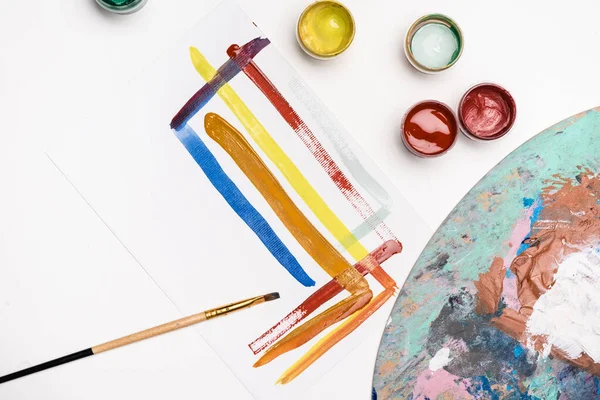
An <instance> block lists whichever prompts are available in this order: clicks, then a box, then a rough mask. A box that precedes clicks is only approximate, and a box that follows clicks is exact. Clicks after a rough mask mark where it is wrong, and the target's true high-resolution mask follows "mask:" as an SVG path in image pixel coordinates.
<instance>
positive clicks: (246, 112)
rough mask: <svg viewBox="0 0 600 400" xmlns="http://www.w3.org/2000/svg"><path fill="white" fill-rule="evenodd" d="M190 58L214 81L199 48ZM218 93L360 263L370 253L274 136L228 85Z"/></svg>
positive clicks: (213, 71) (208, 78)
mask: <svg viewBox="0 0 600 400" xmlns="http://www.w3.org/2000/svg"><path fill="white" fill-rule="evenodd" d="M190 55H191V59H192V63H193V64H194V67H195V69H196V71H197V72H198V73H199V74H200V75H201V76H202V78H204V79H205V80H206V81H210V80H211V79H213V78H214V76H215V74H216V72H217V71H215V69H214V68H213V67H212V66H211V65H210V63H209V62H208V61H207V60H206V58H205V57H204V56H203V55H202V54H201V53H200V52H199V51H198V49H196V48H194V47H191V48H190ZM217 94H218V95H219V97H221V99H222V100H223V101H224V102H225V104H226V105H227V106H228V107H229V109H230V110H231V111H232V112H233V113H234V115H235V116H236V117H237V118H238V120H239V121H240V122H241V123H242V125H243V126H244V128H246V130H247V131H248V133H249V134H250V136H251V137H252V138H253V140H254V141H255V142H256V143H257V144H258V146H259V147H260V148H261V150H262V151H264V152H265V154H267V156H268V157H269V159H270V160H271V161H272V162H273V163H274V164H275V165H276V166H277V168H278V169H279V170H280V171H281V173H282V174H283V175H284V176H285V178H286V179H287V181H288V182H289V183H290V185H291V186H292V187H293V188H294V190H295V191H296V192H297V193H298V195H299V196H300V197H301V198H302V200H303V201H304V202H305V203H306V204H307V205H308V207H309V208H310V209H311V210H312V212H313V213H314V214H315V216H316V217H317V218H318V219H319V221H321V223H322V224H323V225H324V226H325V227H326V228H327V230H328V231H329V232H331V234H332V235H333V236H334V237H335V238H336V240H337V241H338V242H339V243H340V244H341V245H342V246H344V248H345V249H346V250H347V251H348V252H349V253H350V254H351V255H352V257H353V258H354V259H355V260H360V259H362V258H364V257H365V256H366V255H367V254H369V252H368V251H367V249H365V248H364V247H363V246H362V245H361V244H360V242H359V241H358V240H356V238H355V237H354V236H353V235H352V233H351V232H350V230H348V228H347V227H346V226H345V225H344V224H343V223H342V221H340V219H339V218H338V217H337V215H335V213H333V211H332V210H331V209H330V208H329V206H328V205H327V204H326V203H325V201H324V200H323V198H322V197H321V196H320V195H319V194H318V193H317V191H316V190H315V189H314V188H313V187H312V185H311V184H310V183H309V182H308V181H307V180H306V178H305V177H304V175H303V174H302V172H300V170H299V169H298V167H296V165H295V164H294V163H293V162H292V160H290V158H289V157H288V156H287V155H286V154H285V152H284V151H283V149H281V147H280V146H279V145H278V144H277V142H275V140H274V139H273V137H271V135H270V134H269V133H268V132H267V131H266V130H265V128H264V127H263V126H262V124H261V123H260V122H259V121H258V120H257V119H256V117H255V116H254V114H252V112H251V111H250V109H249V108H248V107H247V106H246V104H245V103H244V102H243V101H242V99H240V97H239V96H238V95H237V93H236V92H235V91H234V90H233V89H232V88H231V87H230V86H229V85H228V84H224V85H222V87H221V89H219V90H218V91H217Z"/></svg>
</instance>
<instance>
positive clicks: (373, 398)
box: [371, 388, 377, 400]
mask: <svg viewBox="0 0 600 400" xmlns="http://www.w3.org/2000/svg"><path fill="white" fill-rule="evenodd" d="M371 400H377V392H376V391H375V388H373V391H372V392H371Z"/></svg>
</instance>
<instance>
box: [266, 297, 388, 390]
mask: <svg viewBox="0 0 600 400" xmlns="http://www.w3.org/2000/svg"><path fill="white" fill-rule="evenodd" d="M393 295H394V289H392V288H386V289H385V290H384V291H383V292H381V293H379V294H378V295H377V296H375V298H374V299H373V300H372V301H371V302H370V303H369V304H367V305H366V307H364V308H363V309H362V310H360V311H358V312H357V313H355V314H354V315H352V316H351V317H350V318H348V319H347V320H346V321H344V322H343V323H342V324H341V325H340V326H339V327H337V328H336V329H334V330H333V331H331V332H329V333H328V334H327V335H326V336H325V337H323V338H322V339H321V340H319V341H318V342H317V343H315V344H314V345H313V346H312V347H311V348H310V349H309V350H308V351H307V352H306V354H305V355H303V356H302V357H301V358H300V359H299V360H298V361H296V362H295V363H294V364H293V365H292V366H291V367H290V368H288V369H287V370H286V371H285V372H284V373H283V374H282V375H281V376H280V377H279V379H278V380H277V382H276V383H279V384H282V385H285V384H286V383H289V382H291V381H292V380H294V379H295V378H297V377H298V375H300V374H301V373H302V372H304V371H305V370H306V369H307V368H308V367H310V366H311V365H312V364H313V363H314V362H315V361H317V360H318V359H319V358H320V357H321V356H322V355H323V354H325V353H327V352H328V351H329V350H330V349H331V348H332V347H333V346H335V345H336V344H337V343H339V342H340V341H341V340H342V339H344V338H345V337H346V336H348V335H349V334H351V333H352V332H354V330H356V328H358V327H359V326H360V325H361V324H362V323H363V322H365V321H366V320H367V319H368V318H369V317H370V316H371V315H373V314H374V313H375V312H376V311H377V310H378V309H379V308H380V307H381V306H382V305H384V304H385V303H386V302H387V301H388V300H389V299H390V298H391V297H392V296H393Z"/></svg>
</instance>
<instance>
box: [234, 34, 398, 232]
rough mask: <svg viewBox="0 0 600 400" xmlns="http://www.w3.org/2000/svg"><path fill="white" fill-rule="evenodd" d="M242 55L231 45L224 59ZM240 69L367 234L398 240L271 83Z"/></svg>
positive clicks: (250, 66) (252, 66) (250, 67)
mask: <svg viewBox="0 0 600 400" xmlns="http://www.w3.org/2000/svg"><path fill="white" fill-rule="evenodd" d="M242 51H243V49H242V48H241V47H240V46H238V45H237V44H234V45H231V46H230V47H229V49H227V55H228V56H229V57H230V58H231V60H236V59H237V57H238V55H239V54H240V53H241V52H242ZM240 68H241V69H242V71H243V72H244V73H245V74H246V75H247V76H248V78H250V80H251V81H252V82H254V84H255V85H256V86H257V87H258V89H259V90H260V91H261V92H262V93H263V94H264V95H265V96H266V97H267V99H268V100H269V101H270V102H271V104H272V105H273V107H275V109H276V110H277V111H278V112H279V114H280V115H281V117H282V118H283V119H284V120H285V122H287V124H288V125H289V126H290V127H291V128H292V129H293V130H294V132H296V135H297V136H298V138H299V139H300V140H301V141H302V143H304V145H305V146H306V148H307V149H308V150H309V151H310V152H311V154H312V155H313V157H314V158H315V159H316V160H317V161H318V162H319V164H320V165H321V167H323V169H324V170H325V172H326V173H327V175H329V177H330V178H331V180H332V181H333V183H334V184H335V185H336V186H337V188H338V189H339V190H340V192H341V193H342V194H343V195H344V197H345V198H346V200H347V201H348V202H349V203H350V204H351V205H352V207H353V208H354V210H355V211H356V212H357V213H358V214H359V215H360V216H361V217H362V218H363V219H364V220H365V221H368V222H369V225H370V231H375V233H377V235H378V236H379V237H380V238H381V239H383V240H398V239H397V238H396V236H395V235H394V234H393V233H392V231H391V230H390V229H389V228H388V227H387V225H386V224H385V223H384V222H383V220H382V219H380V218H378V216H377V215H376V214H375V213H374V212H373V209H372V208H371V206H370V205H369V203H368V202H367V201H366V200H365V199H364V198H363V197H362V195H361V194H360V193H359V192H358V190H357V189H356V188H355V187H354V185H353V184H352V182H350V180H349V179H348V178H347V177H346V175H345V174H344V172H343V171H342V170H341V169H340V168H339V166H338V165H337V164H336V163H335V161H334V160H333V159H332V158H331V156H330V155H329V153H328V152H327V150H325V148H324V147H323V145H322V144H321V142H319V139H317V137H316V136H315V135H314V134H313V133H312V131H311V130H310V128H309V127H308V126H307V125H306V124H305V123H304V121H303V120H302V119H301V118H300V116H299V115H298V113H297V112H296V111H295V110H294V109H293V108H292V106H291V105H290V103H289V102H288V101H287V100H286V99H285V97H283V95H282V94H281V92H279V90H278V89H277V88H276V87H275V85H274V84H273V82H271V81H270V80H269V78H268V77H267V76H266V75H265V74H264V72H263V71H262V70H261V69H260V68H259V67H258V66H257V65H256V63H255V62H254V61H252V60H250V61H249V62H248V63H247V64H246V65H245V66H243V65H240Z"/></svg>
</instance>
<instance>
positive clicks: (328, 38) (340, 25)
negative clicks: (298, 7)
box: [296, 0, 356, 60]
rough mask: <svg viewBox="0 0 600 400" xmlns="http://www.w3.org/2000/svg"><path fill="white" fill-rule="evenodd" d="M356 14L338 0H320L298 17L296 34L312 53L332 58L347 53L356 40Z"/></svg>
mask: <svg viewBox="0 0 600 400" xmlns="http://www.w3.org/2000/svg"><path fill="white" fill-rule="evenodd" d="M355 32H356V27H355V24H354V17H352V14H351V13H350V10H348V9H347V8H346V7H345V6H344V5H342V4H340V3H338V2H337V1H330V0H326V1H317V2H316V3H313V4H311V5H310V6H308V7H306V9H305V10H304V11H303V12H302V14H300V18H298V29H297V30H296V36H297V38H298V43H300V47H302V49H303V50H304V51H305V52H306V53H307V54H308V55H310V56H312V57H314V58H318V59H320V60H329V59H332V58H335V57H336V56H338V55H340V54H341V53H343V52H344V51H345V50H346V49H347V48H348V47H349V46H350V44H351V43H352V40H354V33H355Z"/></svg>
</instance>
